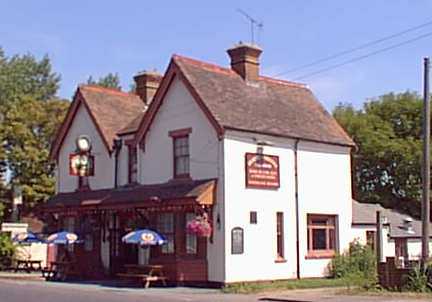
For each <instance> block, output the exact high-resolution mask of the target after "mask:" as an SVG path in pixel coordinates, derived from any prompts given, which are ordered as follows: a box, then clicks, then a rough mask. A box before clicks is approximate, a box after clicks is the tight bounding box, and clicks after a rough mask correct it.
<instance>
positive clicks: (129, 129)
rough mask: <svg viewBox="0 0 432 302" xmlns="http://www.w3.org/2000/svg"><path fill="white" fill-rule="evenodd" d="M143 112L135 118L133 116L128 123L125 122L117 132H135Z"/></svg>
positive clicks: (122, 133) (123, 133) (121, 133)
mask: <svg viewBox="0 0 432 302" xmlns="http://www.w3.org/2000/svg"><path fill="white" fill-rule="evenodd" d="M144 113H145V112H141V113H139V114H138V115H137V117H136V118H134V119H133V120H132V121H131V122H130V123H129V124H127V125H126V126H125V127H123V128H122V129H120V130H119V131H118V132H117V134H120V135H125V134H132V133H134V132H136V131H137V130H138V128H139V125H140V123H141V120H142V119H143V117H144Z"/></svg>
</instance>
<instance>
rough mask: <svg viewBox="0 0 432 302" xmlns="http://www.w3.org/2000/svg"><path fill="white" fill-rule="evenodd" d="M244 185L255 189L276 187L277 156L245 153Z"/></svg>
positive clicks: (277, 177)
mask: <svg viewBox="0 0 432 302" xmlns="http://www.w3.org/2000/svg"><path fill="white" fill-rule="evenodd" d="M245 169H246V171H245V172H246V173H245V174H246V187H247V188H257V189H278V188H279V187H280V181H279V156H274V155H266V154H257V153H246V154H245Z"/></svg>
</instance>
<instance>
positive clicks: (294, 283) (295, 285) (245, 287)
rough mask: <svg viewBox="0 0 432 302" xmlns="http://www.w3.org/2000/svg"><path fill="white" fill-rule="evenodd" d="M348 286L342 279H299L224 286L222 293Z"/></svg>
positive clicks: (254, 292)
mask: <svg viewBox="0 0 432 302" xmlns="http://www.w3.org/2000/svg"><path fill="white" fill-rule="evenodd" d="M342 286H348V284H347V281H346V280H344V279H330V278H323V279H318V278H314V279H300V280H297V279H295V280H284V281H269V282H245V283H235V284H229V285H226V286H225V287H224V288H222V292H224V293H236V294H256V293H260V292H268V291H280V290H292V289H309V288H326V287H327V288H328V287H342Z"/></svg>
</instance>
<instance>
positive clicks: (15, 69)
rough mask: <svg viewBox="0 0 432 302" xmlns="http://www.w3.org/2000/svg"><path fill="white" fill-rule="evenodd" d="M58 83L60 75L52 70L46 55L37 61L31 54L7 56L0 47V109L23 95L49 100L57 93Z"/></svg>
mask: <svg viewBox="0 0 432 302" xmlns="http://www.w3.org/2000/svg"><path fill="white" fill-rule="evenodd" d="M59 84H60V76H59V75H58V74H57V73H54V72H53V71H52V66H51V62H50V60H49V58H48V56H44V57H43V58H42V59H41V60H39V61H38V60H37V59H36V58H35V57H34V56H33V55H31V54H26V55H14V56H12V57H11V58H8V57H6V56H5V54H4V52H3V50H2V49H1V48H0V111H1V110H2V109H1V108H4V107H5V106H7V105H8V104H10V103H11V102H14V101H16V100H18V99H20V98H21V97H22V96H25V95H31V96H32V97H33V98H34V99H35V100H39V101H44V100H49V99H51V98H52V97H54V96H55V94H56V93H57V90H58V88H59ZM1 112H4V111H1Z"/></svg>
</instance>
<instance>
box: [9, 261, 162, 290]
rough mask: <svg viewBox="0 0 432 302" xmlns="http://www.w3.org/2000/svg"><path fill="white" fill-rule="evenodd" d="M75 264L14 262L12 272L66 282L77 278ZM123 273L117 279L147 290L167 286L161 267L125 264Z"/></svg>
mask: <svg viewBox="0 0 432 302" xmlns="http://www.w3.org/2000/svg"><path fill="white" fill-rule="evenodd" d="M76 267H77V266H76V262H71V261H53V262H50V267H42V261H41V260H21V259H17V260H15V266H14V267H13V268H12V270H13V271H15V272H18V271H25V272H27V273H31V272H41V273H42V277H43V278H45V280H47V281H66V280H67V279H69V278H71V277H78V276H79V271H78V270H77V269H76ZM125 269H126V271H125V272H124V273H118V274H116V275H117V277H119V278H121V279H127V280H137V281H139V282H140V283H142V285H143V286H144V288H148V287H149V286H150V283H151V282H160V283H162V285H163V286H167V283H166V281H167V279H168V278H167V277H166V276H165V275H164V272H163V265H157V264H156V265H136V264H126V265H125Z"/></svg>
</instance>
